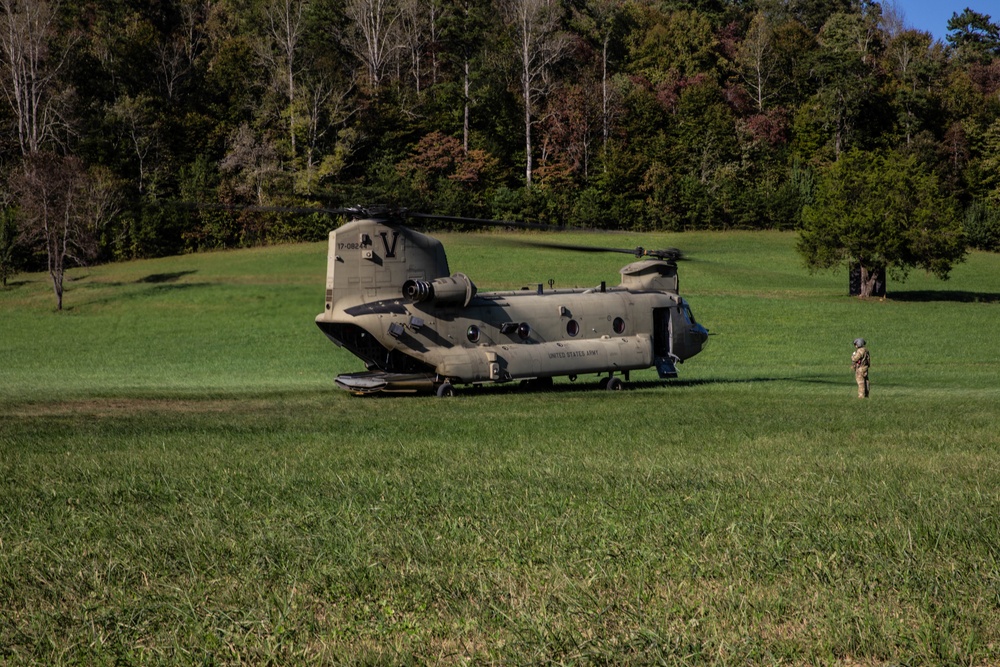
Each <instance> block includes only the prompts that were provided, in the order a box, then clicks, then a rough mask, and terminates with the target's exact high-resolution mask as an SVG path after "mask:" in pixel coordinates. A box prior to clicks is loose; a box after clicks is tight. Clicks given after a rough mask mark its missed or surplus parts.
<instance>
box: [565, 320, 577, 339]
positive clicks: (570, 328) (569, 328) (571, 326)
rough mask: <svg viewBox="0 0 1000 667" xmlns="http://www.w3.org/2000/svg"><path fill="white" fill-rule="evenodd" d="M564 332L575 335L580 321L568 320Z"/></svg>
mask: <svg viewBox="0 0 1000 667" xmlns="http://www.w3.org/2000/svg"><path fill="white" fill-rule="evenodd" d="M566 333H568V334H569V335H570V336H576V335H577V334H578V333H580V323H579V322H577V321H576V320H570V321H569V322H567V323H566Z"/></svg>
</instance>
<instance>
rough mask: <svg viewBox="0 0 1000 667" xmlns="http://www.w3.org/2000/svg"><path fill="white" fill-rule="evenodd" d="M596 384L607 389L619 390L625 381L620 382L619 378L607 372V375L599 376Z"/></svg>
mask: <svg viewBox="0 0 1000 667" xmlns="http://www.w3.org/2000/svg"><path fill="white" fill-rule="evenodd" d="M597 386H598V387H600V388H601V389H607V390H608V391H621V390H622V388H623V387H624V386H625V383H624V382H622V380H621V378H616V377H615V376H614V375H610V374H609V375H608V377H606V378H601V379H600V381H599V382H598V383H597Z"/></svg>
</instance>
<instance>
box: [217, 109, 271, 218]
mask: <svg viewBox="0 0 1000 667" xmlns="http://www.w3.org/2000/svg"><path fill="white" fill-rule="evenodd" d="M219 167H220V168H221V169H222V171H223V172H227V173H230V174H234V175H236V177H237V180H236V183H235V186H236V187H235V190H236V192H237V193H238V194H239V195H241V196H242V197H246V198H252V199H253V200H254V202H255V203H256V204H258V205H262V204H264V203H265V197H264V186H265V184H267V183H269V182H270V181H271V180H272V179H273V177H274V175H275V174H277V173H278V172H279V171H280V167H279V163H278V152H277V151H276V150H275V149H274V146H273V145H272V144H271V142H270V141H268V140H267V138H266V137H258V136H257V135H256V134H254V131H253V130H251V129H250V126H249V125H247V124H246V123H244V124H243V125H241V126H240V127H239V129H237V130H236V132H234V133H233V136H232V138H231V140H230V147H229V152H228V153H227V154H226V157H225V158H223V160H222V162H220V163H219Z"/></svg>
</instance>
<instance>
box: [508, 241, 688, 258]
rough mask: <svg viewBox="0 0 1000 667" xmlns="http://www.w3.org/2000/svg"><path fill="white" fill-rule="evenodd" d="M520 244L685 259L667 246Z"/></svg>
mask: <svg viewBox="0 0 1000 667" xmlns="http://www.w3.org/2000/svg"><path fill="white" fill-rule="evenodd" d="M515 243H517V244H519V245H526V246H531V247H535V248H554V249H556V250H571V251H573V252H617V253H622V254H624V255H633V256H634V257H655V258H656V259H665V260H667V261H677V260H679V259H684V254H683V253H682V252H681V251H680V250H678V249H677V248H666V249H663V250H647V249H645V248H643V247H642V246H636V247H635V248H606V247H603V246H589V245H574V244H569V243H549V242H547V241H516V242H515Z"/></svg>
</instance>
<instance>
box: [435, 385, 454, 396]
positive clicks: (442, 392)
mask: <svg viewBox="0 0 1000 667" xmlns="http://www.w3.org/2000/svg"><path fill="white" fill-rule="evenodd" d="M437 395H438V398H447V397H450V396H454V395H455V388H454V387H453V386H451V383H450V382H444V383H442V384H441V385H439V386H438V388H437Z"/></svg>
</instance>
